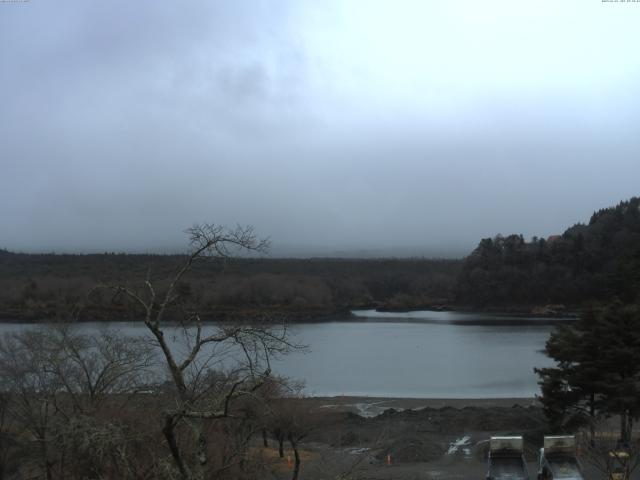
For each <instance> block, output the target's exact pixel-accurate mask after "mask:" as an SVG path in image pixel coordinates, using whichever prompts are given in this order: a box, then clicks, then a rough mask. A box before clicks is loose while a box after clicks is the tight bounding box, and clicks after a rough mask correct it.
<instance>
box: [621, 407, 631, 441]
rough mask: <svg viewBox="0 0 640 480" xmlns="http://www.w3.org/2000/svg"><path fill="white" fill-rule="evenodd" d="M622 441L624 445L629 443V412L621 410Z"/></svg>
mask: <svg viewBox="0 0 640 480" xmlns="http://www.w3.org/2000/svg"><path fill="white" fill-rule="evenodd" d="M620 443H621V444H622V445H623V446H627V445H629V412H628V411H627V410H623V411H622V412H620Z"/></svg>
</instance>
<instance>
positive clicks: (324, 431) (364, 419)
mask: <svg viewBox="0 0 640 480" xmlns="http://www.w3.org/2000/svg"><path fill="white" fill-rule="evenodd" d="M305 402H307V403H308V405H309V407H310V409H311V410H312V411H313V412H315V414H316V415H315V418H314V420H313V422H314V423H315V424H314V425H313V426H312V429H311V430H310V432H309V434H308V436H307V437H306V438H305V439H304V440H303V441H302V442H301V449H302V468H301V475H300V478H301V479H302V480H311V479H318V480H319V479H326V480H329V479H353V480H355V479H358V480H365V479H367V480H368V479H371V480H373V479H376V480H382V479H399V480H444V479H484V478H485V477H486V473H487V472H486V452H487V447H488V439H489V437H490V436H492V435H523V436H524V437H525V444H526V452H525V455H526V458H527V460H528V462H529V463H528V466H529V474H530V478H531V479H535V478H536V474H537V465H536V457H537V451H538V448H539V447H540V446H541V443H542V438H543V435H544V434H545V433H547V432H546V430H547V426H546V421H545V418H544V415H543V413H542V409H541V408H540V406H539V404H537V402H536V401H535V399H530V398H528V399H527V398H525V399H482V400H461V399H449V400H447V399H426V400H425V399H382V398H370V397H331V398H310V399H306V400H305ZM272 446H275V445H273V443H272ZM263 454H264V455H266V456H267V457H268V458H269V459H270V461H271V462H272V465H274V466H275V468H276V470H277V471H278V472H279V473H278V474H277V475H276V478H282V479H285V478H291V472H292V470H291V466H290V465H289V462H288V459H289V458H291V460H292V459H293V453H292V451H291V449H290V447H289V446H287V447H286V451H285V458H284V459H282V460H281V459H279V458H278V456H277V451H276V449H275V448H270V449H266V450H263ZM585 478H586V479H587V480H588V479H600V478H603V476H602V475H599V474H598V473H597V471H594V470H593V469H592V468H590V467H589V465H585Z"/></svg>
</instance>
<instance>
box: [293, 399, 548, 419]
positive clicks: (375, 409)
mask: <svg viewBox="0 0 640 480" xmlns="http://www.w3.org/2000/svg"><path fill="white" fill-rule="evenodd" d="M303 400H304V402H305V403H308V404H311V406H312V408H313V409H317V410H320V409H322V410H330V411H334V412H348V413H355V414H357V415H360V416H362V417H375V416H377V415H380V414H382V413H384V412H385V410H389V409H391V410H395V411H404V410H424V409H445V408H454V409H464V408H513V407H516V406H518V407H539V406H541V404H540V402H539V400H538V399H537V398H536V397H504V398H503V397H495V398H410V397H409V398H408V397H368V396H351V395H339V396H313V397H312V396H310V397H304V399H303Z"/></svg>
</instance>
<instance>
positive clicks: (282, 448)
mask: <svg viewBox="0 0 640 480" xmlns="http://www.w3.org/2000/svg"><path fill="white" fill-rule="evenodd" d="M283 443H284V437H283V436H278V454H279V455H280V458H284V447H283V445H282V444H283Z"/></svg>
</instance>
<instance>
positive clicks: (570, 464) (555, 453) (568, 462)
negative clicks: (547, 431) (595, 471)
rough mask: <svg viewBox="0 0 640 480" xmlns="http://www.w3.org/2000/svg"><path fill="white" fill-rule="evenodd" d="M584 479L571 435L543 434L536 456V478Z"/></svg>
mask: <svg viewBox="0 0 640 480" xmlns="http://www.w3.org/2000/svg"><path fill="white" fill-rule="evenodd" d="M559 479H562V480H584V476H583V475H582V465H580V461H579V460H578V458H577V456H576V439H575V437H574V436H573V435H564V436H545V437H544V444H543V447H542V448H541V449H540V455H539V457H538V480H559Z"/></svg>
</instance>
